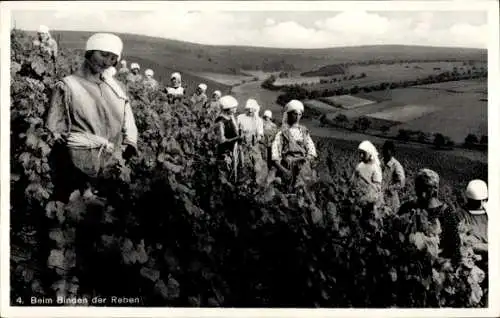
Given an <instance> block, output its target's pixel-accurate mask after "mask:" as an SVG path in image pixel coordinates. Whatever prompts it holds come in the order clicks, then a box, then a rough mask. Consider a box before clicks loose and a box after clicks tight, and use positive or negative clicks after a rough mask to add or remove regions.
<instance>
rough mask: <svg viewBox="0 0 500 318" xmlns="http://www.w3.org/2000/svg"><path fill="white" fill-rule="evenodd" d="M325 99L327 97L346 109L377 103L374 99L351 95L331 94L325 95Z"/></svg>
mask: <svg viewBox="0 0 500 318" xmlns="http://www.w3.org/2000/svg"><path fill="white" fill-rule="evenodd" d="M323 99H326V100H328V101H331V102H332V103H335V104H337V105H340V106H341V107H342V108H345V109H353V108H358V107H362V106H366V105H370V104H373V103H375V102H374V101H371V100H367V99H363V98H359V97H356V96H351V95H341V96H330V97H324V98H323Z"/></svg>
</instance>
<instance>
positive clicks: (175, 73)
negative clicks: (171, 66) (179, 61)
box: [170, 72, 182, 88]
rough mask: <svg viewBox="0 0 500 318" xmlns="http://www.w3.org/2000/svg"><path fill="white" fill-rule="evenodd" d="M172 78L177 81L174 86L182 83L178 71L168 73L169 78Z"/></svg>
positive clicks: (176, 86)
mask: <svg viewBox="0 0 500 318" xmlns="http://www.w3.org/2000/svg"><path fill="white" fill-rule="evenodd" d="M172 78H175V79H177V80H178V81H179V82H178V83H177V84H175V88H178V87H180V86H181V85H182V84H181V80H182V78H181V73H179V72H174V73H172V75H170V80H172Z"/></svg>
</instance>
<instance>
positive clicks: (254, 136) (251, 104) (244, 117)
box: [237, 99, 264, 145]
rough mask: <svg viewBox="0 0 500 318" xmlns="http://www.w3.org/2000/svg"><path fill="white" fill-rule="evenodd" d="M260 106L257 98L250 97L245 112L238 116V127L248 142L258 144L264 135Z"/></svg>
mask: <svg viewBox="0 0 500 318" xmlns="http://www.w3.org/2000/svg"><path fill="white" fill-rule="evenodd" d="M259 110H260V106H259V103H257V101H256V100H255V99H249V100H247V102H246V105H245V113H244V114H240V115H238V117H237V121H238V128H239V129H240V131H241V133H242V135H243V136H244V137H245V142H246V143H248V144H253V145H255V144H257V143H258V142H259V141H260V140H261V138H262V137H263V136H264V122H263V121H262V118H260V116H259Z"/></svg>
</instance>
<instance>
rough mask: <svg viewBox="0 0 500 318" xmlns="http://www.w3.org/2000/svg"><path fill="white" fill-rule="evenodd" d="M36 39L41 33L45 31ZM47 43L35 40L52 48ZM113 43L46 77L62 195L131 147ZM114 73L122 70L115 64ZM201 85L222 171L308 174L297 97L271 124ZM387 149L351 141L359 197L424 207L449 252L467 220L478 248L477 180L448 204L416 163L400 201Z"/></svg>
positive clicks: (267, 176) (94, 43) (481, 188)
mask: <svg viewBox="0 0 500 318" xmlns="http://www.w3.org/2000/svg"><path fill="white" fill-rule="evenodd" d="M42 31H44V30H42ZM43 39H44V40H43V41H45V42H47V41H48V40H47V38H46V37H44V38H43ZM49 39H50V36H49ZM45 42H43V43H45ZM49 42H50V41H49ZM49 42H47V44H43V45H44V47H45V46H46V47H47V48H54V46H53V44H50V45H49V44H48V43H49ZM122 50H123V43H122V40H121V39H120V38H119V37H118V36H116V35H113V34H108V33H97V34H94V35H92V36H91V37H90V38H89V39H88V41H87V43H86V50H85V60H84V62H83V64H82V66H81V68H80V69H79V70H78V71H77V72H76V73H74V74H72V75H69V76H66V77H64V78H63V79H62V80H60V81H59V82H58V83H57V84H56V85H55V89H54V93H53V96H52V100H51V104H50V107H49V110H48V115H47V120H46V126H47V128H48V129H49V131H51V132H52V134H53V137H54V139H55V140H56V144H58V145H60V146H61V147H59V149H62V150H60V151H61V154H59V158H63V159H60V160H59V161H58V162H59V164H60V165H61V167H59V169H57V167H56V169H55V171H56V173H55V176H54V184H55V195H56V199H57V200H59V201H63V202H67V199H68V197H69V194H70V193H71V192H73V191H74V190H83V189H85V188H88V187H89V185H91V184H92V180H93V179H94V178H98V177H99V175H100V173H101V172H102V171H103V169H105V168H106V166H107V164H108V163H109V162H111V161H112V160H113V159H114V158H115V159H116V158H122V159H124V160H125V161H127V160H128V159H130V158H131V157H133V156H134V155H136V154H137V153H138V152H137V138H138V131H137V127H136V125H135V120H134V114H133V110H132V109H131V107H130V103H129V100H128V98H127V94H126V89H125V86H124V85H123V84H122V83H120V82H119V81H118V80H116V78H115V76H114V75H115V74H114V73H115V72H113V71H109V70H111V69H114V68H115V67H116V66H117V64H118V63H119V61H120V57H121V55H122ZM122 65H125V63H122ZM131 69H132V71H131V74H132V75H130V78H132V77H133V78H134V79H136V78H139V77H140V74H139V73H138V70H139V69H140V68H139V66H138V65H136V64H132V65H131ZM120 72H125V71H122V70H121V69H120ZM145 75H146V78H147V79H148V78H150V79H152V75H153V73H152V71H151V72H149V71H148V72H147V74H145ZM206 90H207V86H206V85H205V84H203V85H201V84H200V85H199V87H198V90H197V92H196V93H195V96H193V99H194V101H195V102H196V103H201V104H203V105H206V108H207V109H209V110H210V111H211V112H212V113H213V114H214V118H215V120H214V125H213V127H214V132H215V133H216V135H217V137H218V139H217V140H218V146H217V155H218V158H219V162H220V163H221V168H222V170H225V171H226V172H227V173H228V176H230V177H234V178H235V180H237V179H238V175H237V174H238V171H239V170H240V166H245V165H247V166H250V167H251V169H253V170H254V171H255V173H256V179H258V182H262V183H264V184H265V183H266V182H273V181H275V180H282V181H285V183H286V184H287V185H290V186H292V188H295V189H296V188H297V187H300V186H301V185H305V186H307V184H309V183H310V182H311V181H313V180H315V178H316V176H315V173H314V169H313V163H314V161H315V159H316V158H317V156H318V155H317V151H316V147H315V144H314V142H313V139H312V138H311V134H310V132H309V131H308V129H307V128H306V127H305V126H303V125H301V124H300V119H301V117H302V115H303V113H304V105H303V104H302V102H300V101H298V100H291V101H289V102H288V103H287V104H286V106H285V107H284V113H283V120H282V123H281V127H278V126H277V125H276V124H275V123H274V122H273V119H272V113H271V111H269V110H266V111H264V113H263V116H262V117H260V116H259V112H260V105H259V104H258V102H257V101H256V100H255V99H249V100H247V101H246V104H245V106H244V108H245V113H243V114H240V115H238V116H236V112H237V107H238V101H237V100H236V99H235V98H234V97H233V96H230V95H226V96H221V95H222V94H221V92H220V91H215V92H214V93H213V95H212V98H211V100H208V98H207V96H206V94H205V92H206ZM167 91H168V92H169V93H170V94H171V95H174V96H175V95H180V94H184V90H183V89H182V85H181V76H180V74H179V73H174V74H172V81H171V85H170V86H169V87H167ZM394 152H395V149H394V144H393V143H392V142H390V141H388V142H386V143H385V144H384V146H383V158H382V160H380V159H379V154H378V151H377V149H376V147H375V146H374V145H373V144H372V143H371V142H369V141H363V142H362V143H361V144H360V145H359V154H360V163H359V164H358V165H357V166H356V169H355V172H354V174H353V177H352V182H353V184H355V185H357V186H358V187H361V188H364V189H368V191H367V192H368V193H371V194H373V195H369V196H368V197H369V198H371V200H372V202H375V203H376V202H380V201H386V203H388V204H389V205H390V206H392V208H393V210H394V211H399V212H398V213H399V214H406V213H410V212H411V211H412V210H413V209H415V208H421V209H425V210H426V211H428V212H429V215H432V216H434V217H435V218H437V219H438V220H439V221H440V223H441V227H442V237H443V240H442V243H443V250H444V251H447V252H449V253H450V255H452V254H453V255H456V252H457V249H458V248H459V247H460V237H459V236H458V222H459V221H460V220H461V221H464V222H466V223H467V224H469V225H470V226H471V231H472V232H473V233H474V236H475V237H476V238H477V242H476V244H475V249H477V250H478V251H483V252H484V251H485V250H486V249H487V234H486V233H487V214H486V204H485V203H486V201H487V199H488V194H487V186H486V183H485V182H484V181H481V180H474V181H471V182H470V183H469V185H468V187H467V189H466V196H467V198H468V202H467V204H466V205H465V206H464V207H463V209H461V210H460V211H459V212H457V211H454V210H453V207H451V206H449V205H447V204H445V203H443V202H441V201H440V200H439V199H438V189H439V176H438V174H437V173H436V172H434V171H432V170H429V169H422V170H420V171H419V172H418V174H417V176H416V178H415V192H416V195H417V200H416V201H414V202H413V201H412V202H407V203H405V204H403V205H402V206H400V202H399V192H400V190H401V189H403V188H404V187H405V172H404V169H403V167H402V165H401V163H400V162H399V161H398V160H396V158H395V157H394ZM57 171H59V173H57ZM360 185H361V186H360Z"/></svg>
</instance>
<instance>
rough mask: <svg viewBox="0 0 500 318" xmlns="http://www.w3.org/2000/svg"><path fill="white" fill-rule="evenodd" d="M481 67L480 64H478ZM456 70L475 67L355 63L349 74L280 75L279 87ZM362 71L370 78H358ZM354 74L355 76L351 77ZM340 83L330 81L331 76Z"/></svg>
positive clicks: (331, 85)
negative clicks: (326, 75) (322, 75)
mask: <svg viewBox="0 0 500 318" xmlns="http://www.w3.org/2000/svg"><path fill="white" fill-rule="evenodd" d="M477 67H480V63H477ZM454 69H456V70H457V71H458V72H459V73H463V72H467V70H469V69H472V66H464V65H463V63H462V62H421V63H409V64H375V65H352V66H350V67H349V68H348V69H347V72H346V74H345V75H334V76H330V77H305V76H294V77H290V78H280V79H277V80H276V82H275V85H276V86H283V85H295V84H305V83H307V84H309V85H308V86H305V88H306V89H308V90H324V89H335V88H340V87H343V88H346V89H349V88H352V87H354V86H359V87H362V86H371V85H378V84H380V83H382V82H388V83H390V82H399V81H409V80H416V79H418V78H425V77H427V76H429V75H438V74H440V73H443V72H447V71H449V72H452V71H453V70H454ZM362 73H364V74H366V77H363V78H358V77H359V76H360V75H361V74H362ZM351 76H354V77H355V78H354V79H349V78H350V77H351ZM334 78H335V79H337V82H330V80H331V79H334ZM321 79H324V80H328V81H329V82H328V83H320V80H321Z"/></svg>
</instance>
